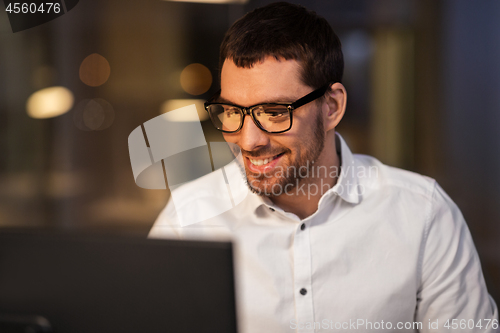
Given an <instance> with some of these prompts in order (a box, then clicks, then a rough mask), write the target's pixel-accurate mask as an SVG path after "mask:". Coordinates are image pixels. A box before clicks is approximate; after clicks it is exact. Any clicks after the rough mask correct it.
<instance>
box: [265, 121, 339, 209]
mask: <svg viewBox="0 0 500 333" xmlns="http://www.w3.org/2000/svg"><path fill="white" fill-rule="evenodd" d="M335 142H336V140H335V133H334V131H331V132H329V133H328V135H327V136H326V142H325V147H324V149H323V151H322V152H321V154H320V156H319V158H318V160H317V161H315V162H314V166H313V168H314V171H313V172H312V173H311V175H309V177H308V178H304V179H302V180H300V181H299V183H298V185H296V186H295V187H294V189H293V190H292V191H288V193H284V194H282V195H280V196H275V197H270V199H271V200H272V201H273V203H274V204H275V205H277V206H278V207H280V208H281V209H283V210H285V211H287V212H291V213H294V214H295V215H297V216H298V217H299V218H300V219H305V218H307V217H308V216H311V215H312V214H314V212H316V211H317V210H318V204H319V200H320V199H321V197H322V196H323V194H324V193H326V192H327V191H328V190H329V189H331V188H332V187H333V186H335V184H336V183H337V180H338V176H339V175H340V159H339V156H338V155H337V149H336V147H335ZM332 170H334V171H336V172H332Z"/></svg>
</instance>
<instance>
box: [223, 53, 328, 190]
mask: <svg viewBox="0 0 500 333" xmlns="http://www.w3.org/2000/svg"><path fill="white" fill-rule="evenodd" d="M299 70H300V66H299V63H298V62H297V61H295V60H281V61H278V60H276V59H274V58H271V57H269V58H266V60H265V61H264V62H262V63H257V64H255V65H254V66H253V67H252V68H240V67H236V65H235V64H234V62H233V61H230V60H226V61H225V62H224V65H223V67H222V72H221V96H220V97H221V100H224V101H226V102H230V103H232V104H236V105H240V106H244V107H248V106H252V105H255V104H261V103H276V102H279V103H292V102H294V101H296V100H297V99H299V98H301V97H303V96H304V95H306V94H308V93H310V92H311V91H313V90H314V89H313V88H311V87H308V86H307V85H305V84H304V83H302V82H301V80H300V78H299ZM320 101H322V100H318V101H314V102H311V103H309V104H306V105H304V106H302V107H300V108H298V109H296V110H295V111H294V113H293V126H292V128H291V129H290V130H289V131H287V132H284V133H279V134H270V133H266V132H263V131H262V130H260V129H259V128H258V127H257V126H256V125H255V123H254V122H253V121H252V119H251V117H249V116H246V117H245V121H244V124H243V128H242V129H241V130H240V131H238V132H236V133H224V138H225V140H226V141H227V142H230V143H234V144H236V145H238V146H239V147H240V149H241V153H242V156H243V160H244V167H245V173H246V176H247V180H248V185H249V187H250V189H251V190H252V191H253V192H255V193H258V194H262V195H268V196H269V195H279V194H282V193H285V192H287V193H288V190H290V188H293V186H296V185H297V184H298V175H299V174H301V175H304V174H306V176H305V177H304V178H307V176H308V175H309V176H310V175H311V173H310V172H309V169H311V168H312V167H313V166H314V165H319V164H321V159H322V155H323V154H322V152H323V147H324V142H325V128H324V126H323V113H322V110H321V108H322V106H321V104H320ZM301 167H302V172H301V173H299V169H300V168H301ZM305 168H307V169H305ZM305 170H307V172H305ZM288 184H291V185H289V186H288V187H286V185H288ZM285 190H286V191H285Z"/></svg>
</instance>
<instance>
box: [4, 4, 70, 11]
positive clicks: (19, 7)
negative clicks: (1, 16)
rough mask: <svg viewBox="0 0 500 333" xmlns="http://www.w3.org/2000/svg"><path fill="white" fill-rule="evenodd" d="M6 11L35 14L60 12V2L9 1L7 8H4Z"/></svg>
mask: <svg viewBox="0 0 500 333" xmlns="http://www.w3.org/2000/svg"><path fill="white" fill-rule="evenodd" d="M5 11H6V12H9V13H14V14H19V13H23V14H27V13H31V14H35V13H45V12H46V13H47V14H49V13H56V14H57V13H60V12H61V4H60V3H58V2H45V3H43V2H42V3H41V4H40V5H38V4H36V3H34V2H31V3H30V2H23V3H20V2H15V3H9V5H8V6H7V8H5Z"/></svg>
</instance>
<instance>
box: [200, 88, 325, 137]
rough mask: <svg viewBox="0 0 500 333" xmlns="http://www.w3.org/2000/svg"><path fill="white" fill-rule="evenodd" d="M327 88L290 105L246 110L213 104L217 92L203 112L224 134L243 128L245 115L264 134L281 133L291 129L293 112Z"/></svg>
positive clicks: (259, 105) (223, 104) (257, 107)
mask: <svg viewBox="0 0 500 333" xmlns="http://www.w3.org/2000/svg"><path fill="white" fill-rule="evenodd" d="M329 86H330V83H328V84H326V85H324V86H323V87H321V88H318V89H316V90H314V91H313V92H311V93H309V94H307V95H305V96H304V97H302V98H299V99H298V100H296V101H295V102H293V103H291V104H286V103H266V104H257V105H253V106H249V107H247V108H245V107H242V106H239V105H234V104H228V103H213V102H212V101H214V100H216V99H217V98H218V97H219V95H220V90H219V92H218V93H217V94H215V96H214V97H212V98H210V99H209V100H208V101H207V102H206V103H205V110H207V112H208V114H209V115H210V119H211V120H212V123H213V124H214V126H215V128H217V129H218V130H219V131H221V132H224V133H235V132H238V131H239V130H240V129H241V128H242V127H243V121H244V119H245V115H249V116H251V117H252V120H253V122H254V123H255V125H256V126H257V127H258V128H260V129H261V130H263V131H264V132H267V133H283V132H286V131H288V130H290V128H292V119H293V111H294V110H295V109H297V108H299V107H301V106H303V105H305V104H307V103H310V102H312V101H314V100H316V99H318V98H320V97H321V96H323V95H324V94H325V92H326V91H327V89H328V87H329Z"/></svg>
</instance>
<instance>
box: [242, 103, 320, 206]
mask: <svg viewBox="0 0 500 333" xmlns="http://www.w3.org/2000/svg"><path fill="white" fill-rule="evenodd" d="M314 128H315V129H314V132H313V138H308V139H306V140H308V141H307V142H306V145H305V147H304V149H303V152H304V154H302V155H300V156H297V158H296V159H295V160H294V161H292V162H291V163H289V164H287V165H284V166H283V167H282V168H279V167H277V168H275V169H278V170H275V171H274V172H275V174H274V175H273V174H272V173H271V174H255V173H253V172H250V171H249V170H248V169H247V168H246V167H244V166H243V168H244V172H245V176H246V177H245V178H246V183H247V186H248V188H249V189H250V191H251V192H252V193H255V194H257V195H260V196H267V197H275V196H279V195H283V194H287V193H288V194H289V193H290V191H292V190H293V189H294V188H295V187H296V186H298V185H299V184H300V183H301V182H303V181H306V178H308V176H310V175H312V174H313V173H312V172H311V170H312V168H314V163H315V161H316V160H317V159H318V157H319V156H320V154H321V153H322V151H323V149H324V147H325V132H324V126H323V118H322V116H321V113H318V116H317V117H316V123H315V127H314ZM290 152H291V151H290V150H289V149H288V150H287V151H285V154H284V156H283V157H282V158H289V156H290V154H289V153H290ZM303 169H305V170H307V172H305V175H304V173H303V172H298V171H299V170H303ZM242 171H243V170H242ZM294 171H295V172H294ZM301 175H302V176H301Z"/></svg>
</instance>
